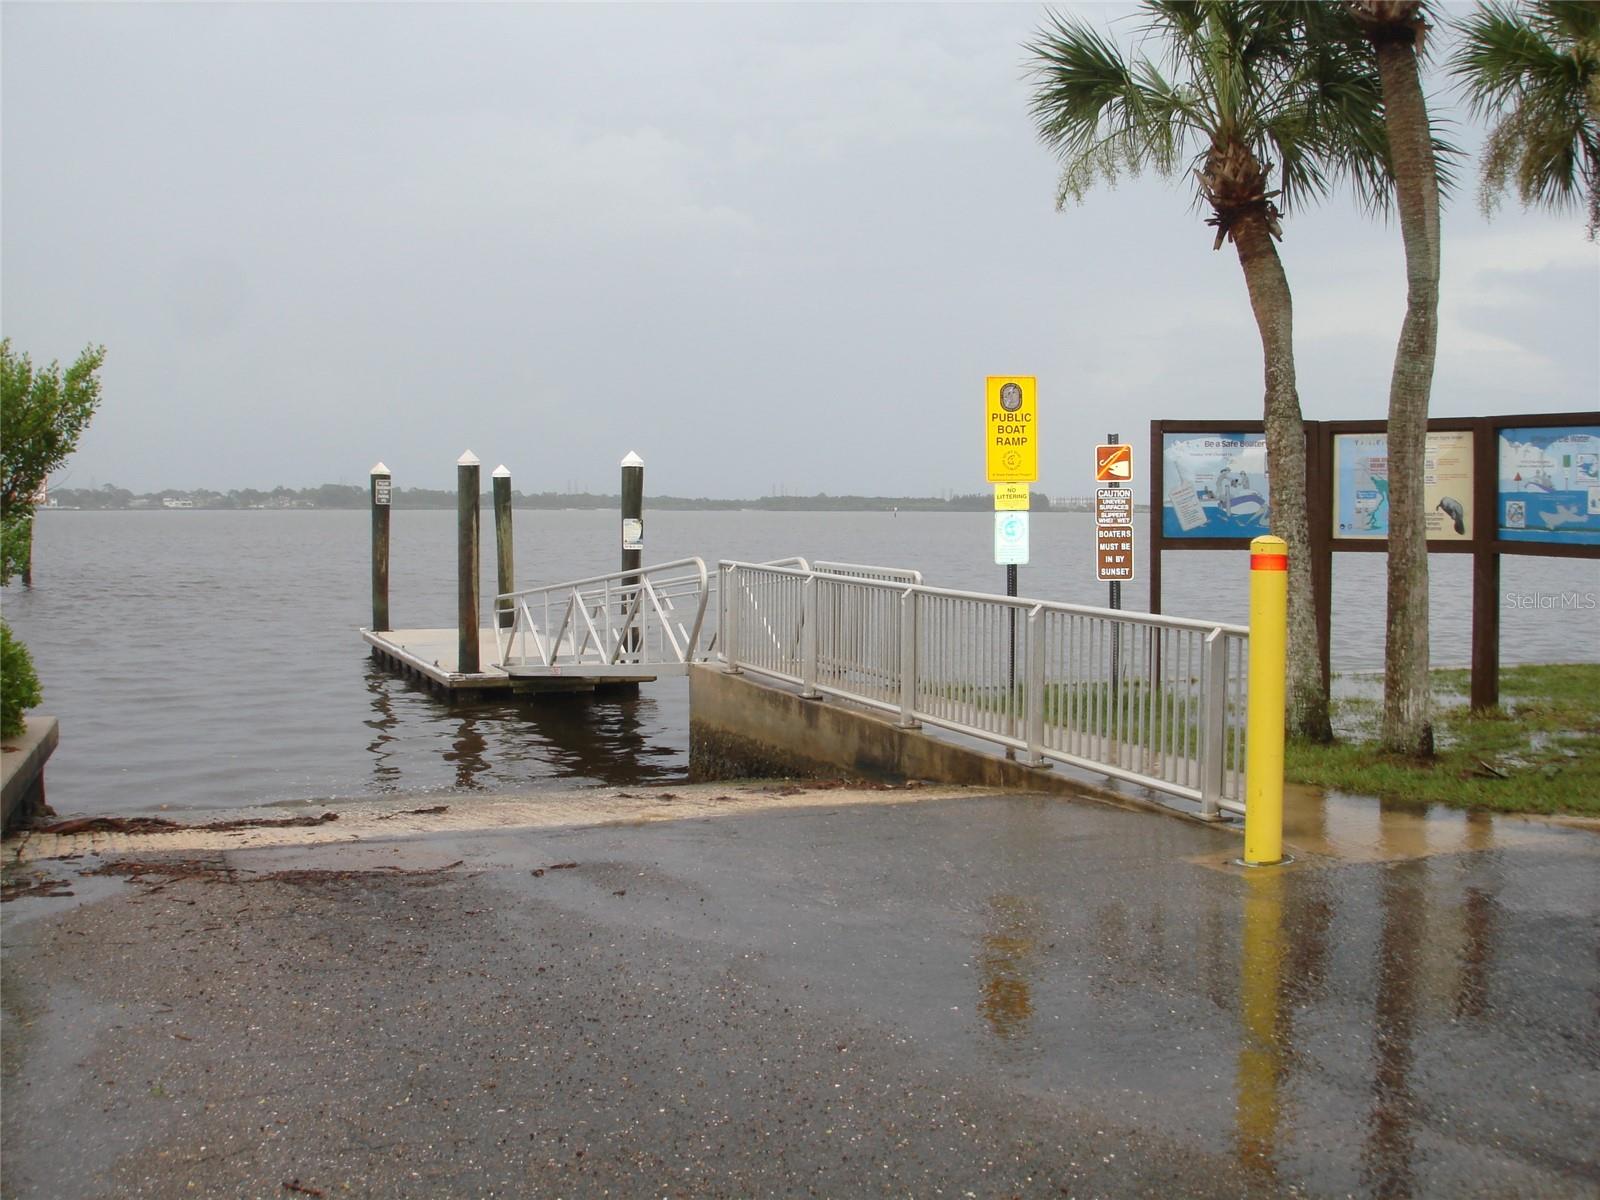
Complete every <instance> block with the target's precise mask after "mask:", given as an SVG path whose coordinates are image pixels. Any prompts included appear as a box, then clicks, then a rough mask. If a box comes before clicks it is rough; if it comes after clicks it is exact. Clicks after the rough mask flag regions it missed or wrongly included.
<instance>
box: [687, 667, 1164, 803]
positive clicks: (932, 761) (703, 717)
mask: <svg viewBox="0 0 1600 1200" xmlns="http://www.w3.org/2000/svg"><path fill="white" fill-rule="evenodd" d="M689 773H690V776H691V778H694V779H738V778H760V777H772V776H780V777H787V778H798V779H838V778H840V777H841V776H843V777H845V778H850V779H860V780H872V781H883V782H891V783H901V782H904V781H905V780H907V779H926V780H930V781H934V782H938V783H959V784H972V785H976V786H980V787H995V788H1022V789H1027V790H1030V791H1051V792H1062V793H1067V794H1070V795H1075V796H1095V797H1097V798H1101V799H1111V800H1116V801H1118V802H1121V803H1127V802H1128V801H1129V799H1130V798H1129V797H1125V796H1117V795H1115V794H1114V793H1111V792H1108V791H1105V790H1103V789H1100V788H1097V787H1094V786H1092V785H1090V784H1086V783H1084V782H1083V781H1082V780H1080V779H1076V778H1073V777H1072V776H1071V775H1068V774H1066V773H1064V772H1062V771H1060V770H1037V769H1034V768H1031V767H1025V766H1023V765H1022V764H1021V763H1017V762H1013V761H1011V760H1009V759H1006V758H1003V757H1001V756H1000V753H999V752H998V751H996V752H995V753H985V752H983V751H981V750H976V749H971V748H969V747H966V746H961V745H957V744H955V743H953V742H950V741H944V740H940V739H937V738H933V737H930V736H929V735H928V734H926V733H923V732H922V731H921V730H917V729H902V728H900V727H899V726H898V725H896V724H894V723H893V722H892V721H890V720H888V719H885V718H884V717H880V716H878V715H877V714H876V713H872V712H868V711H865V710H863V709H858V708H854V707H850V706H847V705H845V704H842V703H839V702H837V701H833V700H803V699H801V698H800V696H799V695H798V694H797V693H796V692H795V691H794V690H792V689H787V688H784V687H783V686H782V685H779V684H775V683H772V682H769V681H766V680H763V681H761V682H757V681H756V680H754V679H753V678H752V677H750V676H748V675H729V674H727V673H726V672H724V671H723V670H722V669H721V668H720V667H712V666H697V667H691V668H689ZM1141 807H1142V806H1141Z"/></svg>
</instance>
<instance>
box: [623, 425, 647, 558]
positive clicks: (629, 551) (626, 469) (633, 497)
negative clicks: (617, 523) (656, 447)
mask: <svg viewBox="0 0 1600 1200" xmlns="http://www.w3.org/2000/svg"><path fill="white" fill-rule="evenodd" d="M643 554H644V459H642V458H640V457H639V456H638V455H637V454H635V453H633V451H631V450H630V451H628V456H627V457H626V458H624V459H623V460H622V569H623V570H624V571H630V570H635V569H637V568H638V566H639V564H640V562H641V561H642V558H643Z"/></svg>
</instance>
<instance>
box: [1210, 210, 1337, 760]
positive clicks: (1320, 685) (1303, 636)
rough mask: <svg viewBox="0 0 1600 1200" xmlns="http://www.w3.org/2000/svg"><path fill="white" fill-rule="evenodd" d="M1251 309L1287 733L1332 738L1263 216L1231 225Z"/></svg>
mask: <svg viewBox="0 0 1600 1200" xmlns="http://www.w3.org/2000/svg"><path fill="white" fill-rule="evenodd" d="M1232 232H1233V242H1234V246H1235V247H1236V248H1237V249H1238V251H1239V266H1240V267H1241V268H1242V269H1243V270H1244V281H1245V286H1246V287H1247V288H1249V290H1250V307H1251V309H1252V311H1254V313H1255V317H1256V328H1257V329H1258V330H1259V331H1260V334H1261V353H1262V359H1263V361H1264V362H1265V365H1266V402H1265V418H1266V427H1267V463H1268V465H1269V467H1270V470H1271V475H1272V479H1271V489H1272V490H1271V504H1272V532H1273V533H1275V534H1277V536H1279V537H1281V538H1282V539H1283V540H1284V541H1285V542H1287V543H1288V546H1289V688H1288V704H1289V713H1288V727H1289V730H1290V732H1292V733H1295V734H1298V735H1300V736H1302V737H1309V738H1314V739H1316V740H1317V741H1323V742H1326V741H1331V740H1332V737H1333V733H1332V729H1331V727H1330V726H1329V723H1328V682H1327V680H1326V679H1324V678H1323V675H1322V658H1321V655H1320V654H1319V653H1318V652H1317V620H1316V610H1315V608H1314V606H1313V604H1314V601H1313V592H1312V588H1311V527H1310V522H1309V519H1308V517H1307V515H1306V438H1305V426H1304V424H1303V422H1302V420H1301V417H1300V394H1299V392H1298V391H1297V390H1296V389H1295V377H1294V306H1293V302H1292V300H1291V298H1290V295H1289V280H1288V277H1287V276H1286V275H1285V274H1284V273H1283V262H1282V260H1280V259H1279V258H1278V249H1277V247H1276V246H1274V245H1273V244H1272V235H1271V234H1270V233H1269V232H1268V231H1267V222H1266V216H1265V214H1255V213H1251V214H1247V215H1245V216H1242V217H1240V218H1238V219H1237V220H1236V221H1235V222H1234V224H1233V227H1232Z"/></svg>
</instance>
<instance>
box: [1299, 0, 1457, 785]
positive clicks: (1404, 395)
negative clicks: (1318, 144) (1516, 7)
mask: <svg viewBox="0 0 1600 1200" xmlns="http://www.w3.org/2000/svg"><path fill="white" fill-rule="evenodd" d="M1332 11H1333V14H1334V16H1335V17H1337V16H1338V15H1340V14H1348V15H1349V16H1350V17H1351V18H1353V20H1354V24H1355V27H1356V31H1357V32H1358V34H1359V36H1360V37H1362V38H1364V39H1365V40H1366V41H1367V43H1368V44H1369V45H1370V47H1371V50H1372V54H1373V57H1374V60H1375V62H1376V65H1377V70H1378V78H1379V79H1380V80H1381V81H1382V86H1383V122H1384V128H1385V130H1386V131H1387V133H1388V141H1389V156H1388V157H1389V171H1390V174H1391V176H1392V178H1393V181H1394V194H1395V204H1396V207H1397V208H1398V210H1399V213H1400V239H1401V241H1402V243H1403V244H1404V246H1405V254H1406V314H1405V318H1404V320H1403V321H1402V322H1401V325H1400V344H1399V346H1398V348H1397V349H1396V351H1395V356H1394V369H1393V371H1392V372H1391V374H1390V376H1389V420H1388V438H1389V446H1388V453H1389V553H1388V567H1389V579H1388V589H1387V592H1388V611H1387V620H1386V624H1385V636H1386V642H1385V646H1384V671H1383V718H1382V722H1381V728H1380V732H1379V741H1380V743H1381V744H1382V745H1383V747H1384V748H1385V749H1386V750H1389V751H1391V752H1394V753H1398V754H1405V755H1410V756H1414V757H1418V758H1431V757H1432V755H1433V715H1432V697H1431V695H1430V693H1429V690H1428V527H1427V503H1426V501H1425V500H1424V498H1423V474H1424V468H1423V463H1424V458H1425V455H1426V450H1427V441H1428V400H1429V397H1430V396H1431V394H1432V392H1433V364H1434V358H1435V356H1436V353H1437V350H1438V344H1439V163H1438V159H1437V157H1436V156H1435V153H1434V149H1435V143H1434V137H1433V127H1432V125H1431V123H1430V122H1429V120H1428V102H1427V100H1426V98H1425V97H1424V96H1423V94H1422V75H1421V70H1420V66H1419V62H1418V60H1419V58H1420V56H1421V54H1422V48H1423V41H1424V37H1425V35H1426V33H1427V29H1428V24H1427V21H1426V6H1425V4H1424V3H1423V0H1350V2H1349V4H1348V6H1340V7H1336V8H1335V9H1333V10H1332ZM1312 15H1313V17H1315V18H1316V19H1318V20H1320V17H1317V14H1316V10H1315V9H1313V10H1312Z"/></svg>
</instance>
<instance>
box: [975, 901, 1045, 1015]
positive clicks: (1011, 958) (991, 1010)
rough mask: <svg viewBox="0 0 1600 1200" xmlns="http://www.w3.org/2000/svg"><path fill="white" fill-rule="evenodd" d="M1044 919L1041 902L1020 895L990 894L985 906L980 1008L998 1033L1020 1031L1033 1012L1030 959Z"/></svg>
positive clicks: (980, 958) (980, 956)
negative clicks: (1041, 912) (1040, 907)
mask: <svg viewBox="0 0 1600 1200" xmlns="http://www.w3.org/2000/svg"><path fill="white" fill-rule="evenodd" d="M1040 920H1041V914H1040V912H1039V905H1038V903H1037V902H1036V901H1033V900H1028V899H1025V898H1023V897H1021V896H1005V895H1001V896H991V897H990V898H989V901H988V903H987V904H986V905H985V906H984V921H983V927H984V931H983V948H982V952H981V954H980V955H979V958H978V964H979V967H980V969H981V971H982V972H983V980H982V988H983V992H982V995H981V997H980V998H979V1000H978V1011H979V1012H980V1013H981V1014H982V1015H983V1019H984V1020H985V1021H987V1022H989V1028H990V1029H991V1030H992V1031H993V1032H994V1033H995V1035H996V1036H997V1037H1001V1038H1014V1037H1016V1035H1017V1034H1019V1033H1021V1032H1023V1031H1025V1030H1026V1029H1027V1027H1028V1020H1029V1018H1031V1017H1032V1016H1033V984H1032V981H1031V979H1030V975H1031V974H1032V970H1033V966H1032V961H1031V960H1032V959H1033V957H1034V952H1035V949H1036V947H1037V945H1038V934H1037V930H1038V928H1039V925H1040Z"/></svg>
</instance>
